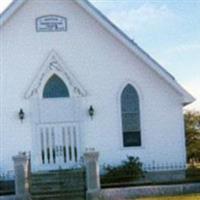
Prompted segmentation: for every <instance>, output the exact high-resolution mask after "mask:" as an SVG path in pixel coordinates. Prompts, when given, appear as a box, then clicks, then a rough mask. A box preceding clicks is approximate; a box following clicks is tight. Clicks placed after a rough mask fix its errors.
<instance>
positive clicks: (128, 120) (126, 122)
mask: <svg viewBox="0 0 200 200" xmlns="http://www.w3.org/2000/svg"><path fill="white" fill-rule="evenodd" d="M131 99H132V100H133V101H131ZM131 106H132V108H131ZM120 107H121V108H120V109H121V124H122V138H123V141H122V144H123V148H128V147H141V146H142V137H141V112H140V95H139V93H138V91H137V90H136V88H135V87H134V86H133V85H132V84H130V83H128V84H126V85H125V87H123V90H122V91H121V94H120Z"/></svg>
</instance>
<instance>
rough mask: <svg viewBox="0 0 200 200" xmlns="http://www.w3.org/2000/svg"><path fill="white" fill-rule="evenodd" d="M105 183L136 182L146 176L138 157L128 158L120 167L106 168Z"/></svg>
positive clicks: (103, 179) (108, 166)
mask: <svg viewBox="0 0 200 200" xmlns="http://www.w3.org/2000/svg"><path fill="white" fill-rule="evenodd" d="M104 171H105V174H104V175H103V177H102V182H103V183H112V182H128V181H135V180H138V179H139V178H141V177H143V176H144V172H143V170H142V163H141V162H140V160H139V158H138V157H136V158H135V157H132V156H128V157H127V160H125V161H122V163H121V165H119V166H111V165H107V166H104Z"/></svg>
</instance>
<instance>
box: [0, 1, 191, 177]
mask: <svg viewBox="0 0 200 200" xmlns="http://www.w3.org/2000/svg"><path fill="white" fill-rule="evenodd" d="M124 23H126V22H124ZM0 80H1V83H0V93H1V95H0V108H1V109H0V174H9V173H11V172H12V171H13V161H12V157H13V156H15V155H17V154H18V153H19V152H29V153H30V155H31V165H32V171H34V172H36V171H45V170H56V169H60V168H62V169H67V168H71V167H79V166H80V165H81V163H82V156H83V154H84V152H85V151H87V150H95V151H98V152H99V153H100V165H103V164H111V165H118V164H119V163H120V162H121V161H122V160H125V159H126V157H127V156H135V157H139V158H140V160H141V162H142V163H143V164H144V168H146V169H148V170H151V169H154V167H156V169H157V170H180V169H185V167H186V150H185V133H184V120H183V107H184V106H185V105H188V104H190V103H192V102H193V101H194V98H193V97H192V96H191V95H190V94H189V93H188V92H187V91H185V90H184V89H183V88H182V87H181V86H180V85H179V84H178V83H177V81H176V80H175V78H174V77H173V76H172V75H170V74H169V73H168V72H167V71H166V70H165V69H164V68H163V67H161V66H160V65H159V64H158V63H157V62H156V61H155V60H154V59H152V58H151V57H150V56H149V55H148V54H147V53H146V52H144V51H143V50H142V49H141V48H140V47H139V46H138V45H137V44H136V43H135V42H134V41H133V40H131V39H130V38H129V37H128V36H126V35H125V34H124V33H123V32H122V31H121V30H119V29H118V28H117V27H116V26H115V25H114V24H112V23H111V22H110V21H109V20H108V19H107V18H106V17H105V16H103V15H102V14H101V13H100V12H99V11H98V10H97V9H96V8H94V7H93V6H92V5H91V4H90V3H89V2H88V1H86V0H43V1H41V0H34V1H33V0H15V1H14V2H13V3H12V4H11V5H10V6H9V8H8V9H7V10H6V11H5V12H4V13H3V14H2V15H1V18H0Z"/></svg>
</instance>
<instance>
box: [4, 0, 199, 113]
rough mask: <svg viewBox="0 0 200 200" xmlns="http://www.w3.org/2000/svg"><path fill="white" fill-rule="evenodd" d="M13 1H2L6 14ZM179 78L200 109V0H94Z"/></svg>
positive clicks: (111, 18)
mask: <svg viewBox="0 0 200 200" xmlns="http://www.w3.org/2000/svg"><path fill="white" fill-rule="evenodd" d="M10 1H11V0H0V11H2V10H3V9H4V8H5V7H6V5H7V4H8V3H9V2H10ZM90 1H91V2H92V3H93V4H94V5H95V6H96V7H97V8H98V9H100V10H101V11H102V12H103V13H104V14H105V15H106V16H107V17H108V18H109V19H110V20H111V21H113V22H114V23H115V24H116V25H117V26H118V27H120V28H121V29H122V30H123V31H124V32H125V33H127V34H128V35H129V37H131V38H132V39H134V40H135V42H136V43H138V44H139V45H140V46H141V47H142V48H143V49H144V50H145V51H146V52H148V53H149V54H150V55H151V56H152V57H153V58H154V59H156V60H157V61H158V62H159V63H160V64H161V65H162V66H163V67H165V68H166V69H167V70H168V71H169V72H170V73H172V75H174V76H175V77H176V79H177V80H178V82H179V83H181V84H182V85H183V86H184V87H185V88H186V89H187V90H188V91H189V92H190V93H191V94H193V95H194V96H195V97H196V99H197V102H196V103H194V104H193V105H192V106H190V107H189V108H195V109H198V110H200V59H199V58H200V12H199V11H200V1H198V0H90Z"/></svg>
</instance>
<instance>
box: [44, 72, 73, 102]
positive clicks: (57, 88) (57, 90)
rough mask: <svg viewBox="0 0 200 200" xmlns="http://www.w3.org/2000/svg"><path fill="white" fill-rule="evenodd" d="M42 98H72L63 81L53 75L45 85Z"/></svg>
mask: <svg viewBox="0 0 200 200" xmlns="http://www.w3.org/2000/svg"><path fill="white" fill-rule="evenodd" d="M42 97H43V98H45V99H46V98H67V97H70V93H69V89H68V87H67V85H66V84H65V82H64V81H63V79H62V78H60V76H59V75H57V74H52V75H51V76H50V78H49V79H48V80H47V82H46V83H45V85H44V88H43V91H42Z"/></svg>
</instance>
